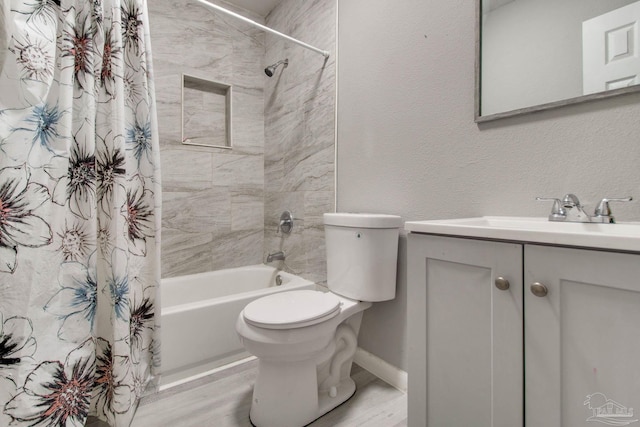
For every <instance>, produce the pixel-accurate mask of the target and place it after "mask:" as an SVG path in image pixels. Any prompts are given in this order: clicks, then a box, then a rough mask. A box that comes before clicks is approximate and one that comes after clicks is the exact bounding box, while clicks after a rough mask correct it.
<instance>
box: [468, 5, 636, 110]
mask: <svg viewBox="0 0 640 427" xmlns="http://www.w3.org/2000/svg"><path fill="white" fill-rule="evenodd" d="M476 7H477V9H476V15H477V16H476V18H477V23H476V25H477V27H476V28H477V29H476V37H477V40H476V117H475V119H476V122H485V121H490V120H495V119H500V118H504V117H511V116H515V115H518V114H524V113H529V112H533V111H540V110H546V109H550V108H556V107H560V106H563V105H569V104H575V103H578V102H584V101H588V100H592V99H600V98H605V97H610V96H616V95H620V94H625V93H629V92H636V91H640V86H639V85H638V83H640V55H639V54H638V52H637V50H638V49H640V28H639V25H640V1H633V0H606V1H604V0H477V6H476Z"/></svg>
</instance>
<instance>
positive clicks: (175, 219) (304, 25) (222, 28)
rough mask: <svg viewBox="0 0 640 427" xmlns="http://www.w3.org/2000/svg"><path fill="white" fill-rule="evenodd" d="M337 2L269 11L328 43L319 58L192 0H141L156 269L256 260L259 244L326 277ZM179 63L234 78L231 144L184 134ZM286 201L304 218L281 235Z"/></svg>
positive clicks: (261, 250)
mask: <svg viewBox="0 0 640 427" xmlns="http://www.w3.org/2000/svg"><path fill="white" fill-rule="evenodd" d="M215 3H217V4H220V5H221V6H223V7H225V8H228V9H231V10H234V11H236V12H239V13H241V14H243V15H245V16H248V17H249V18H251V19H253V20H255V21H257V22H264V20H263V19H262V18H260V17H257V16H253V15H251V14H248V13H247V12H246V11H238V10H237V9H234V8H233V7H232V6H230V5H229V4H227V3H224V2H222V1H215ZM335 3H336V2H335V0H305V1H300V0H284V2H283V3H282V4H281V5H279V6H278V7H277V8H276V9H275V10H274V11H273V12H272V13H271V14H270V15H269V17H268V18H267V25H269V26H271V27H273V28H275V29H277V30H279V31H282V32H284V33H287V34H290V35H291V36H293V37H296V38H299V39H301V40H303V41H305V42H307V43H309V44H312V45H317V46H318V47H320V48H322V49H325V50H328V51H330V52H331V53H332V55H331V57H330V58H329V60H328V61H326V62H325V61H324V58H323V57H322V55H319V54H317V53H314V52H311V51H308V50H306V49H304V48H302V47H299V46H297V45H293V44H291V43H289V42H284V41H283V40H282V39H280V38H276V37H275V36H271V35H269V36H266V37H265V34H264V33H263V32H262V31H260V30H258V29H256V28H253V27H251V26H249V25H248V24H245V23H242V22H241V21H238V20H236V19H234V18H231V17H227V16H225V15H222V14H221V13H219V12H213V11H209V10H207V9H205V8H203V7H202V6H199V5H196V4H194V3H190V2H189V1H184V0H154V1H153V2H149V4H148V7H149V14H150V21H151V42H152V48H153V59H154V70H155V81H156V96H157V103H158V121H159V130H160V143H161V160H162V180H163V182H162V184H163V220H162V233H163V234H162V276H163V277H173V276H180V275H184V274H191V273H198V272H203V271H212V270H218V269H221V268H231V267H237V266H243V265H251V264H259V263H262V262H263V261H264V256H265V255H266V253H268V252H273V251H276V250H284V251H285V252H286V253H287V261H286V266H282V265H280V267H284V268H287V269H289V270H292V271H295V272H297V273H300V274H301V275H302V276H304V277H306V278H309V279H311V280H315V281H324V280H325V277H326V273H325V270H326V269H325V254H324V238H323V228H322V213H324V212H330V211H332V210H333V209H334V134H335V126H334V114H335V112H334V107H335V60H334V46H335V22H336V5H335ZM285 57H288V58H289V67H288V68H287V69H286V70H283V69H282V68H279V69H278V71H277V72H276V74H275V75H274V77H272V78H268V77H266V76H265V74H264V72H263V69H264V67H265V66H266V65H269V64H271V63H273V62H276V61H277V60H279V59H282V58H285ZM182 73H185V74H189V75H192V76H195V77H198V78H203V79H208V80H213V81H217V82H220V83H225V84H229V85H231V86H232V88H233V98H232V103H233V113H232V123H233V125H232V132H233V136H232V139H233V148H232V149H231V150H227V149H220V148H210V147H196V146H189V145H183V144H181V142H180V140H181V138H182V133H181V89H180V88H181V75H182ZM284 209H289V210H291V211H292V212H293V214H294V216H295V217H297V218H300V219H301V220H303V221H299V222H298V221H297V222H296V224H295V227H294V230H293V233H291V235H287V236H283V235H281V234H276V228H277V227H276V225H277V221H278V219H279V217H280V213H281V212H282V210H284ZM274 265H276V266H278V264H274Z"/></svg>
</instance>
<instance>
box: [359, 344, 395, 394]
mask: <svg viewBox="0 0 640 427" xmlns="http://www.w3.org/2000/svg"><path fill="white" fill-rule="evenodd" d="M353 361H354V362H355V363H357V364H358V365H360V366H361V367H362V368H364V369H366V370H367V371H369V372H371V373H372V374H373V375H375V376H376V377H378V378H380V379H381V380H382V381H384V382H386V383H387V384H389V385H391V386H393V387H395V388H397V389H398V390H400V391H401V392H403V393H406V392H407V373H406V372H405V371H403V370H402V369H399V368H396V367H395V366H393V365H392V364H390V363H388V362H386V361H384V360H382V359H380V358H379V357H378V356H376V355H374V354H372V353H369V352H368V351H366V350H363V349H361V348H360V347H358V348H357V349H356V354H355V356H353Z"/></svg>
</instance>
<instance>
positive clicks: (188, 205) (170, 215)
mask: <svg viewBox="0 0 640 427" xmlns="http://www.w3.org/2000/svg"><path fill="white" fill-rule="evenodd" d="M162 198H163V200H162V208H163V218H162V224H163V226H165V227H170V228H172V229H175V230H182V231H184V232H198V231H199V232H202V233H207V232H216V231H221V230H229V229H230V228H231V215H230V213H231V195H230V194H229V191H228V189H227V188H226V187H218V186H211V187H208V188H206V189H204V190H197V191H169V190H164V191H163V194H162Z"/></svg>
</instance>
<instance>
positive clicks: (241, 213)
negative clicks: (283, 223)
mask: <svg viewBox="0 0 640 427" xmlns="http://www.w3.org/2000/svg"><path fill="white" fill-rule="evenodd" d="M263 228H264V190H263V188H262V187H257V188H253V189H252V188H250V187H242V188H237V189H235V190H233V191H232V192H231V230H232V231H240V230H254V231H259V232H261V231H262V229H263Z"/></svg>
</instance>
